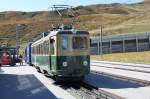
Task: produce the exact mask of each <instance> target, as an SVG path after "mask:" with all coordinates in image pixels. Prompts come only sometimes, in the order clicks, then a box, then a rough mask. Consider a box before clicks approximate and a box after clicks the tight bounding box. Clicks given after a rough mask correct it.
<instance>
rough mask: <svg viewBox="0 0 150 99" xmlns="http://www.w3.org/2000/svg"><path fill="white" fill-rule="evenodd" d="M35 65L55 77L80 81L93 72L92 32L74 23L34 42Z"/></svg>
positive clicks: (56, 78)
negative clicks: (91, 66) (91, 62)
mask: <svg viewBox="0 0 150 99" xmlns="http://www.w3.org/2000/svg"><path fill="white" fill-rule="evenodd" d="M31 59H32V65H33V66H34V67H35V68H36V69H37V71H38V72H42V73H44V74H46V75H50V76H51V77H53V78H55V80H60V79H71V80H81V79H84V76H85V75H87V74H89V72H90V38H89V32H88V31H85V30H77V29H74V28H73V27H72V26H61V27H59V28H54V29H53V30H51V31H50V32H49V34H48V35H47V36H44V37H42V38H41V39H38V40H36V41H35V42H32V44H31Z"/></svg>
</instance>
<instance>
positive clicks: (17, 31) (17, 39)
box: [16, 25, 19, 48]
mask: <svg viewBox="0 0 150 99" xmlns="http://www.w3.org/2000/svg"><path fill="white" fill-rule="evenodd" d="M18 47H19V25H17V26H16V48H18Z"/></svg>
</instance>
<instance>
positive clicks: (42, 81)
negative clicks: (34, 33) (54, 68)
mask: <svg viewBox="0 0 150 99" xmlns="http://www.w3.org/2000/svg"><path fill="white" fill-rule="evenodd" d="M0 99H75V98H74V97H73V96H71V95H70V94H69V93H68V92H66V91H65V90H63V89H61V88H60V87H59V86H56V85H55V82H54V81H53V80H51V79H49V78H46V77H45V76H44V75H42V74H39V73H38V72H37V71H36V70H35V68H33V67H30V66H16V67H2V70H1V71H0Z"/></svg>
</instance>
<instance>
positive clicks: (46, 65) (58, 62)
mask: <svg viewBox="0 0 150 99" xmlns="http://www.w3.org/2000/svg"><path fill="white" fill-rule="evenodd" d="M35 57H36V58H35ZM35 59H36V62H35ZM32 61H33V64H34V65H36V66H39V67H41V68H43V69H45V70H48V71H50V70H52V71H53V72H57V70H61V69H64V67H63V62H67V69H74V68H83V67H84V63H83V62H84V61H87V67H89V66H90V56H89V55H86V56H39V55H38V56H32ZM35 63H36V64H35ZM50 64H51V65H50Z"/></svg>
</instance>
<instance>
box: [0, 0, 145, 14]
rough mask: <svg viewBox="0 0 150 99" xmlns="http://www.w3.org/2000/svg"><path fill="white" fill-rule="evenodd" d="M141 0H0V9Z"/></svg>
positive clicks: (39, 9)
mask: <svg viewBox="0 0 150 99" xmlns="http://www.w3.org/2000/svg"><path fill="white" fill-rule="evenodd" d="M140 1H143V0H1V2H0V11H42V10H48V7H49V6H50V5H54V4H67V5H72V6H78V5H90V4H100V3H103V4H104V3H134V2H140Z"/></svg>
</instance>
